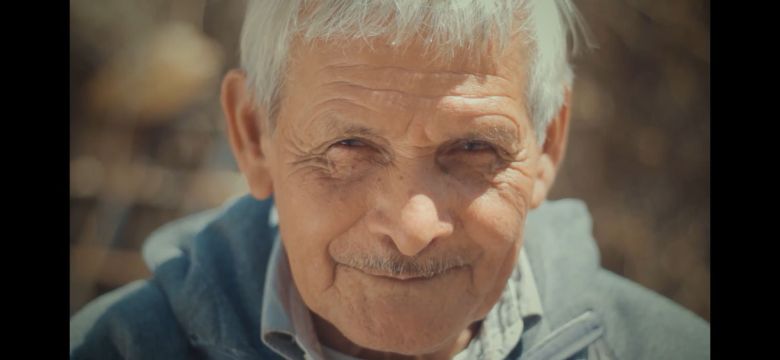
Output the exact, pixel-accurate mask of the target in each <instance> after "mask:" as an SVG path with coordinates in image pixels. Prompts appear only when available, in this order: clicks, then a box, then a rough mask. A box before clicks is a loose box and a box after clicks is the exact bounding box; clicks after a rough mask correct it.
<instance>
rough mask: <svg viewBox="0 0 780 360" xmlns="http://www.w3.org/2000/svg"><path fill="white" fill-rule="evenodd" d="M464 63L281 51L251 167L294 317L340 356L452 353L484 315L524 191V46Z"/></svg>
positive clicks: (351, 48)
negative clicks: (302, 311)
mask: <svg viewBox="0 0 780 360" xmlns="http://www.w3.org/2000/svg"><path fill="white" fill-rule="evenodd" d="M513 43H514V45H512V46H510V47H509V48H507V49H506V50H504V51H503V52H502V53H500V54H491V55H485V56H483V57H481V58H480V59H479V61H476V60H477V59H476V57H475V56H474V55H473V54H470V53H467V52H465V51H464V52H461V53H458V54H456V56H455V58H454V59H453V60H451V61H432V60H431V59H432V58H433V56H432V55H431V54H428V53H424V51H423V49H422V48H421V47H420V46H418V44H414V45H411V46H410V47H408V48H406V49H405V51H403V52H402V51H399V49H397V48H392V47H390V46H388V45H385V42H381V41H376V42H373V43H372V44H371V46H370V47H367V46H365V43H363V42H360V41H354V42H349V41H344V42H339V43H338V46H337V45H335V44H334V43H325V42H320V43H314V44H313V45H306V46H300V45H297V43H294V45H293V47H292V51H291V61H290V63H289V67H288V69H287V77H286V80H285V88H284V96H283V101H282V103H281V108H280V109H281V110H280V112H279V115H278V118H277V127H276V130H275V131H274V133H273V134H272V135H269V134H267V133H266V134H264V135H265V140H264V141H263V151H264V153H265V154H266V156H267V164H268V165H267V166H268V169H269V172H270V176H271V179H272V181H273V191H274V199H275V202H276V206H277V209H278V213H279V219H280V231H281V236H282V239H283V243H284V246H285V249H286V251H287V254H288V257H289V261H290V266H291V270H292V275H293V278H294V281H295V284H296V286H297V288H298V289H299V291H300V293H301V295H302V297H303V300H304V302H305V303H306V305H307V306H308V307H309V308H310V309H311V310H312V311H314V312H315V313H316V314H318V315H319V316H320V317H321V318H322V319H324V320H326V321H327V322H329V323H330V324H332V325H334V326H335V327H336V328H338V330H339V331H340V332H341V333H342V334H343V335H344V336H345V337H346V338H348V339H349V340H350V341H351V342H353V343H355V344H357V345H359V346H361V347H364V348H369V349H374V350H379V351H390V352H396V353H404V354H421V353H430V352H432V351H435V350H437V349H439V348H441V347H442V346H443V345H444V344H446V343H448V342H452V341H454V340H455V339H456V338H457V337H458V335H459V334H460V333H461V331H463V329H465V328H467V327H468V326H469V324H471V323H473V322H475V321H477V320H480V319H482V318H483V317H484V316H485V315H486V314H487V313H488V311H489V310H490V308H491V307H492V306H493V305H494V304H495V303H496V301H497V299H498V297H499V296H500V294H501V292H502V290H503V288H504V287H505V285H506V281H507V278H508V277H509V275H510V274H511V270H512V268H513V266H514V265H515V261H516V259H517V255H518V251H519V249H520V246H521V244H522V233H523V224H524V220H525V217H526V213H527V211H528V210H529V208H530V207H532V204H536V203H538V202H539V200H538V199H532V194H533V188H534V186H535V184H538V183H539V181H537V177H538V171H537V160H538V158H539V148H538V146H537V144H536V142H535V140H534V139H535V136H534V131H533V129H532V127H531V122H530V119H529V114H528V113H527V112H526V110H525V109H526V108H527V106H526V105H527V104H526V103H525V98H524V95H523V94H524V91H525V86H526V82H527V81H526V71H525V68H526V64H527V61H526V55H525V49H524V48H523V47H522V45H521V44H522V42H521V41H517V40H516V41H514V42H513Z"/></svg>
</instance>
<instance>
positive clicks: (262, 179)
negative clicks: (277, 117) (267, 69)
mask: <svg viewBox="0 0 780 360" xmlns="http://www.w3.org/2000/svg"><path fill="white" fill-rule="evenodd" d="M221 102H222V110H223V112H224V115H225V129H226V131H227V135H228V139H229V140H230V147H231V149H232V151H233V156H234V157H235V159H236V163H237V164H238V167H239V170H241V173H242V174H243V175H244V178H245V179H246V181H247V185H248V186H249V190H250V192H251V194H252V196H254V197H255V198H258V199H264V198H267V197H268V196H270V195H271V193H272V192H273V184H272V181H271V176H270V172H269V165H268V158H267V155H268V154H266V153H265V152H264V151H263V149H264V147H263V145H264V142H266V141H270V139H268V137H267V136H264V135H265V134H264V128H263V124H264V123H265V121H266V118H265V111H264V109H263V108H261V107H258V106H257V105H256V104H255V102H254V99H253V97H252V94H251V92H250V91H249V89H248V88H247V82H246V76H245V75H244V73H243V72H241V71H240V70H231V71H229V72H228V73H227V74H226V75H225V78H224V80H223V81H222V94H221ZM265 145H268V144H265ZM267 147H268V146H266V148H267Z"/></svg>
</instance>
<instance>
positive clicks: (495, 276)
mask: <svg viewBox="0 0 780 360" xmlns="http://www.w3.org/2000/svg"><path fill="white" fill-rule="evenodd" d="M528 173H529V172H528V169H527V168H526V167H523V166H522V165H515V166H512V167H509V168H507V169H505V171H504V172H502V173H501V174H499V175H498V176H496V177H495V178H494V181H493V182H492V184H491V186H490V187H489V188H488V189H487V190H486V191H484V192H482V193H481V194H480V195H479V196H477V197H475V198H473V199H471V201H470V202H469V203H468V204H466V206H464V210H463V212H462V213H461V214H462V215H461V216H462V221H463V224H464V230H465V231H466V233H467V236H468V237H469V238H470V239H471V240H472V241H474V242H476V243H478V244H479V247H480V248H481V249H482V250H483V256H482V258H480V260H479V262H478V264H477V266H475V269H474V275H473V276H474V279H473V281H474V286H475V287H476V288H477V291H478V292H479V293H481V294H483V296H484V295H485V294H488V293H490V294H493V293H494V292H495V291H496V289H499V290H500V289H503V287H504V284H505V281H506V278H507V277H508V275H509V274H510V273H511V268H512V267H513V266H514V259H515V257H516V256H517V254H516V253H517V251H519V249H520V246H521V245H522V234H523V228H524V223H525V218H526V214H527V211H528V204H529V202H530V196H531V192H532V190H533V180H532V178H530V177H529V176H527V175H526V174H528ZM508 270H510V271H508ZM499 295H500V291H499Z"/></svg>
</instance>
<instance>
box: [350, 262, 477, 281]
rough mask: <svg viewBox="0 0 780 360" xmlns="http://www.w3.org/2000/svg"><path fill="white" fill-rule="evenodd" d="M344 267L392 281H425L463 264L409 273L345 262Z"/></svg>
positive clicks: (456, 268) (461, 266)
mask: <svg viewBox="0 0 780 360" xmlns="http://www.w3.org/2000/svg"><path fill="white" fill-rule="evenodd" d="M341 265H342V266H344V267H347V268H349V269H352V270H355V271H358V272H361V273H363V274H366V275H370V276H373V277H377V278H382V279H387V280H393V281H400V282H419V281H426V280H432V279H435V278H440V277H442V276H444V275H447V274H450V273H452V272H453V271H455V270H459V269H461V268H463V267H465V265H459V266H452V267H449V268H447V269H442V270H439V271H436V272H425V273H420V272H415V273H409V272H398V273H394V272H388V271H382V270H376V269H371V268H362V269H361V268H357V267H353V266H349V265H345V264H341Z"/></svg>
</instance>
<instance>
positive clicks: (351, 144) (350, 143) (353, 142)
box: [333, 139, 367, 148]
mask: <svg viewBox="0 0 780 360" xmlns="http://www.w3.org/2000/svg"><path fill="white" fill-rule="evenodd" d="M333 146H339V147H346V148H360V147H365V146H367V144H366V143H365V142H363V141H360V140H358V139H344V140H340V141H339V142H337V143H335V144H333Z"/></svg>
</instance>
